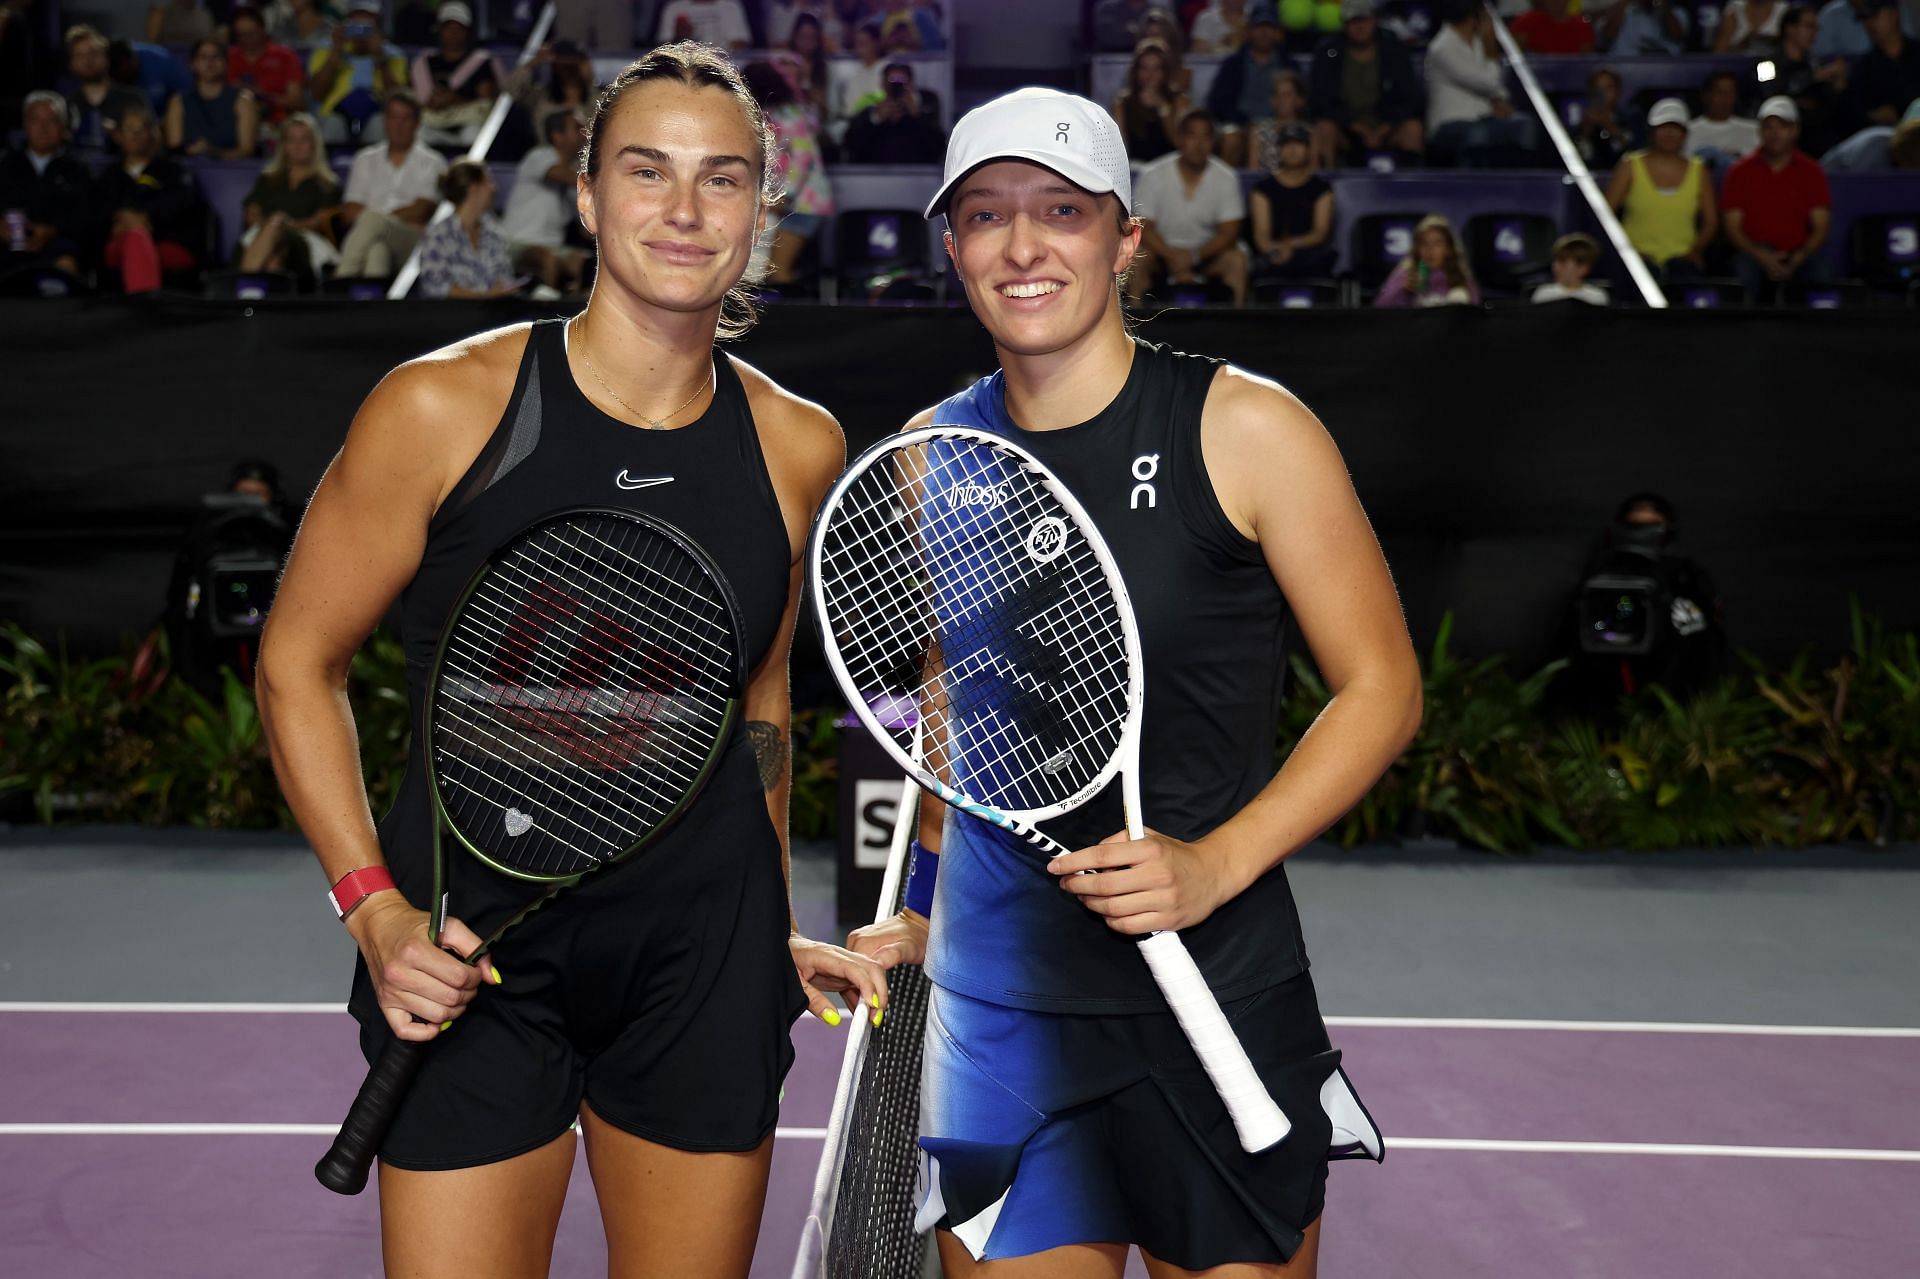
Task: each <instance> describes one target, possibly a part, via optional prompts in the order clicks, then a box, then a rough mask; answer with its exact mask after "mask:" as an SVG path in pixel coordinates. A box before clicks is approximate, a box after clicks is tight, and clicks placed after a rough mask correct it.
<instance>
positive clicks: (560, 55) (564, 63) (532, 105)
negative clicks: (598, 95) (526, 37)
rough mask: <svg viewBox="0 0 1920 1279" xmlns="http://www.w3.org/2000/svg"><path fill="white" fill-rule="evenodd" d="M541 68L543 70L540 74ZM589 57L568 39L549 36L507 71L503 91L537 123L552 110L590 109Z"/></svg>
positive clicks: (578, 111)
mask: <svg viewBox="0 0 1920 1279" xmlns="http://www.w3.org/2000/svg"><path fill="white" fill-rule="evenodd" d="M542 72H544V73H545V74H542ZM593 80H594V74H593V59H592V58H590V57H588V56H587V51H586V50H585V49H582V48H581V47H580V46H579V45H577V44H575V43H573V42H572V41H571V40H549V41H548V42H547V43H545V44H543V45H541V46H540V47H539V48H538V49H537V50H535V51H534V54H533V56H532V57H531V58H528V59H527V60H526V61H525V62H522V63H521V64H520V65H519V66H517V67H515V68H514V69H513V70H512V71H510V72H508V74H507V81H506V86H505V87H506V92H507V94H508V96H510V97H511V98H512V99H513V100H514V101H515V102H517V103H519V104H520V107H521V109H522V110H524V111H525V112H526V113H527V117H528V118H529V119H530V120H532V121H534V122H535V123H536V124H538V123H539V122H541V121H544V120H545V119H546V118H547V117H548V116H550V115H552V114H553V113H554V112H555V111H572V112H574V113H575V114H577V115H579V116H580V117H581V118H582V119H585V118H586V116H587V114H588V112H590V111H591V110H592V109H593V90H594V85H593Z"/></svg>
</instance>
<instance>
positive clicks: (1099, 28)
mask: <svg viewBox="0 0 1920 1279" xmlns="http://www.w3.org/2000/svg"><path fill="white" fill-rule="evenodd" d="M1149 7H1150V0H1097V3H1095V4H1094V6H1093V48H1094V51H1095V52H1096V53H1125V52H1127V50H1129V49H1131V48H1133V47H1134V46H1135V45H1137V44H1138V43H1139V42H1140V37H1141V36H1142V35H1144V34H1145V33H1144V32H1142V31H1141V30H1140V24H1141V22H1142V21H1143V20H1144V19H1145V18H1146V16H1147V9H1148V8H1149Z"/></svg>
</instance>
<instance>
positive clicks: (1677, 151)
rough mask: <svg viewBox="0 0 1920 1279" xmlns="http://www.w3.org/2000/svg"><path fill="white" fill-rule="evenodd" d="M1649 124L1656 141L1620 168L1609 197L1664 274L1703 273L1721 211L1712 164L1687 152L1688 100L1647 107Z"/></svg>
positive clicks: (1632, 237) (1639, 248) (1637, 246)
mask: <svg viewBox="0 0 1920 1279" xmlns="http://www.w3.org/2000/svg"><path fill="white" fill-rule="evenodd" d="M1647 127H1648V129H1649V130H1650V131H1651V137H1650V145H1649V146H1648V147H1647V149H1646V150H1645V151H1635V152H1632V153H1631V154H1629V155H1628V156H1627V157H1626V162H1625V163H1623V164H1621V165H1618V166H1617V167H1616V168H1615V169H1614V171H1613V180H1612V181H1611V182H1609V183H1608V184H1607V203H1608V204H1609V205H1610V206H1612V208H1613V211H1614V212H1616V213H1618V214H1619V215H1620V224H1621V226H1622V227H1623V228H1624V229H1625V230H1626V233H1627V239H1628V240H1629V241H1630V242H1631V243H1632V245H1633V247H1634V250H1635V251H1636V252H1638V253H1639V254H1640V256H1641V258H1643V259H1644V260H1645V261H1646V263H1647V265H1648V266H1649V267H1651V268H1652V269H1653V270H1654V271H1655V272H1657V273H1658V274H1659V275H1660V276H1661V277H1662V278H1663V279H1664V280H1666V281H1668V282H1672V281H1675V280H1685V279H1697V278H1698V277H1700V276H1702V275H1704V274H1706V269H1707V257H1706V255H1707V246H1708V245H1709V244H1712V243H1713V238H1714V236H1715V235H1717V234H1718V233H1719V228H1720V212H1719V208H1718V206H1717V205H1716V203H1715V201H1714V198H1713V182H1712V180H1711V179H1709V178H1708V176H1707V166H1706V164H1705V163H1704V162H1703V161H1701V160H1700V159H1699V158H1698V157H1696V156H1690V155H1687V154H1686V146H1687V132H1688V128H1689V126H1688V123H1687V104H1686V103H1684V102H1682V101H1681V100H1680V99H1678V98H1662V99H1660V101H1658V102H1656V103H1654V104H1653V109H1652V110H1651V111H1649V112H1647Z"/></svg>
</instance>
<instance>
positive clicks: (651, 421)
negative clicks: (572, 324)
mask: <svg viewBox="0 0 1920 1279" xmlns="http://www.w3.org/2000/svg"><path fill="white" fill-rule="evenodd" d="M576 323H578V324H579V325H580V328H581V330H582V332H581V334H580V360H581V362H582V363H583V364H585V365H586V366H587V372H589V373H591V374H593V380H594V381H596V382H598V383H599V384H600V389H601V390H603V391H605V392H606V393H607V394H608V395H611V396H612V397H613V399H614V403H616V404H618V405H619V406H620V407H621V408H623V409H625V410H626V411H627V412H629V413H631V414H633V415H634V416H635V417H637V418H639V419H640V420H641V421H642V422H645V423H646V424H647V429H649V430H653V431H664V430H666V429H667V423H668V422H670V421H672V420H673V419H674V418H676V417H679V416H680V414H681V413H682V412H683V411H685V409H686V407H687V405H689V404H691V403H693V402H694V401H695V400H697V399H699V398H700V393H701V392H702V391H704V390H706V389H707V385H708V383H709V382H710V381H711V380H712V378H713V375H714V374H713V366H712V365H711V364H709V365H708V366H707V376H706V377H704V378H701V379H700V385H699V386H696V387H694V388H693V394H692V395H689V396H688V397H687V398H686V399H684V400H682V401H680V407H679V408H677V409H675V410H674V411H673V412H671V413H668V414H666V415H665V416H663V417H648V416H647V415H646V414H645V413H642V412H641V411H640V410H639V409H636V408H634V407H633V405H631V404H629V403H627V402H626V401H625V400H623V399H621V398H620V392H618V391H616V390H614V389H613V388H612V387H610V386H608V385H607V379H605V378H603V377H601V376H600V370H599V369H596V368H594V367H593V357H592V356H591V355H588V354H587V335H586V333H585V329H586V327H587V326H586V323H585V321H584V320H581V321H576Z"/></svg>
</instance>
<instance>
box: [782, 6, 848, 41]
mask: <svg viewBox="0 0 1920 1279" xmlns="http://www.w3.org/2000/svg"><path fill="white" fill-rule="evenodd" d="M802 19H806V20H808V21H811V22H812V23H813V27H814V30H815V31H817V32H819V34H820V47H821V51H822V52H823V53H838V52H840V49H841V47H842V46H843V45H845V44H846V29H845V26H844V24H843V23H842V22H841V21H840V16H839V15H838V14H836V13H835V12H834V11H833V5H832V4H830V3H828V0H773V3H772V4H770V5H768V6H767V44H768V45H769V46H770V47H772V48H775V49H791V48H793V47H794V43H793V33H794V32H795V31H796V30H797V29H798V28H799V25H800V22H801V20H802Z"/></svg>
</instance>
